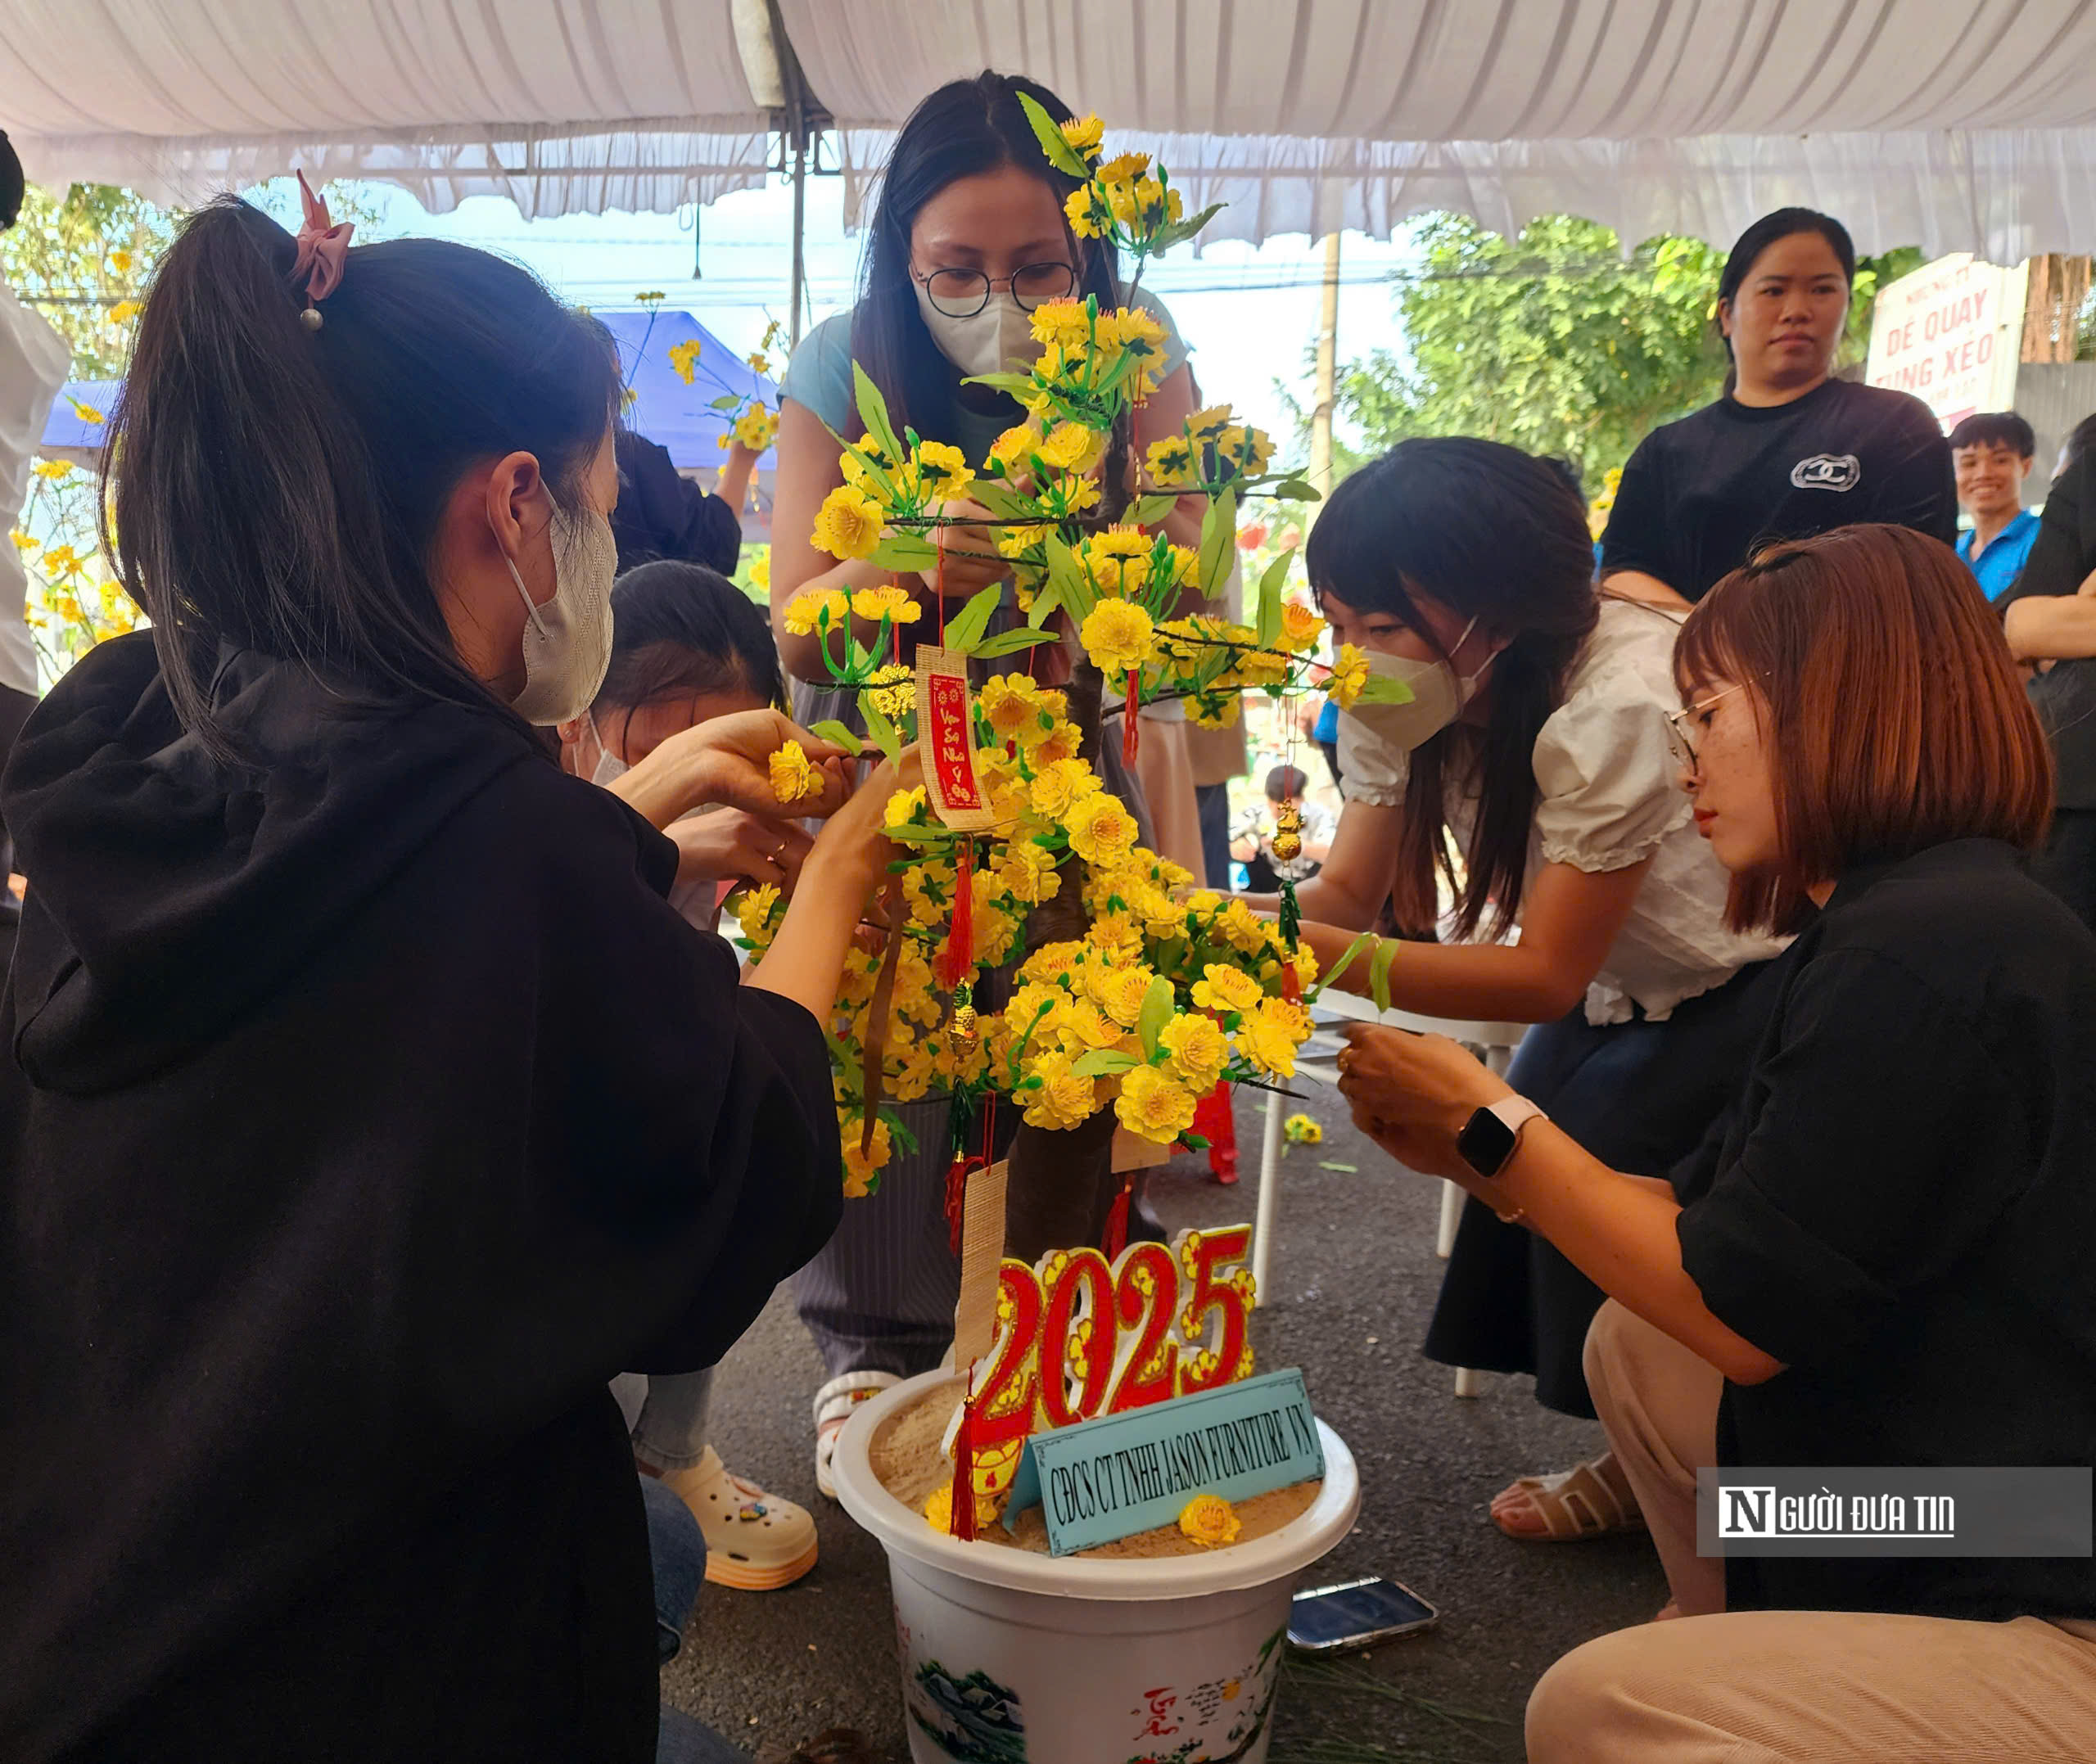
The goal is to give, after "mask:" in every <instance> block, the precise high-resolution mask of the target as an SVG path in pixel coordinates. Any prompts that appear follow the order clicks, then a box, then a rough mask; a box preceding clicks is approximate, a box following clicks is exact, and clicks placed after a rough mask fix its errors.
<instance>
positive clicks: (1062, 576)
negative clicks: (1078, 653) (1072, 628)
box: [1048, 533, 1099, 625]
mask: <svg viewBox="0 0 2096 1764" xmlns="http://www.w3.org/2000/svg"><path fill="white" fill-rule="evenodd" d="M1048 585H1049V586H1050V588H1052V589H1055V591H1056V592H1057V593H1058V594H1059V595H1060V596H1061V598H1062V602H1063V604H1064V606H1065V607H1068V609H1069V614H1070V616H1071V617H1072V618H1073V619H1074V620H1077V623H1078V624H1079V625H1082V624H1083V623H1084V621H1085V620H1086V619H1088V618H1090V617H1091V609H1092V608H1093V607H1095V606H1096V605H1098V603H1099V595H1098V593H1097V591H1096V590H1095V589H1093V587H1092V585H1091V583H1090V582H1089V581H1088V580H1086V577H1085V573H1084V566H1082V564H1080V563H1079V562H1077V553H1075V552H1073V551H1072V550H1071V549H1070V548H1069V547H1068V546H1067V545H1065V544H1064V543H1063V541H1062V539H1061V538H1060V536H1059V535H1056V534H1054V533H1050V535H1048Z"/></svg>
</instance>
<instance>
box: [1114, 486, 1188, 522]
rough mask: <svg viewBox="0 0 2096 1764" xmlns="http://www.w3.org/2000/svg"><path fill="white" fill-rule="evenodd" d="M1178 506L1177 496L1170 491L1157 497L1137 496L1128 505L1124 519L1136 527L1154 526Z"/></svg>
mask: <svg viewBox="0 0 2096 1764" xmlns="http://www.w3.org/2000/svg"><path fill="white" fill-rule="evenodd" d="M1178 506H1179V498H1178V495H1177V493H1176V492H1173V491H1170V490H1168V491H1166V492H1165V493H1164V494H1162V495H1159V496H1138V497H1137V498H1136V499H1135V500H1134V501H1133V502H1132V503H1129V504H1128V512H1127V517H1126V518H1127V519H1128V520H1130V521H1134V522H1135V524H1136V526H1145V527H1147V526H1156V525H1157V523H1158V522H1159V521H1162V520H1163V518H1164V517H1166V516H1167V515H1168V514H1170V513H1171V512H1172V510H1173V509H1175V508H1177V507H1178Z"/></svg>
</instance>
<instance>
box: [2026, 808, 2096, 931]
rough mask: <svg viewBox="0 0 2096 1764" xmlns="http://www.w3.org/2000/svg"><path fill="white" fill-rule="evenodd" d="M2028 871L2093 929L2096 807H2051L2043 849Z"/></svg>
mask: <svg viewBox="0 0 2096 1764" xmlns="http://www.w3.org/2000/svg"><path fill="white" fill-rule="evenodd" d="M2031 874H2032V875H2033V876H2035V877H2037V878H2038V880H2039V881H2040V882H2043V883H2044V885H2045V886H2046V887H2048V888H2049V889H2051V890H2052V891H2053V893H2054V894H2056V895H2058V896H2059V897H2060V899H2062V900H2064V901H2066V902H2067V905H2069V906H2071V907H2072V908H2073V909H2074V910H2075V912H2076V914H2078V915H2079V916H2080V919H2081V923H2083V924H2085V925H2086V926H2088V927H2089V929H2090V930H2092V931H2096V809H2055V810H2053V830H2052V832H2051V834H2050V836H2049V837H2048V838H2047V839H2046V841H2045V849H2044V850H2042V851H2040V853H2039V854H2038V855H2037V856H2036V857H2035V858H2034V859H2032V860H2031Z"/></svg>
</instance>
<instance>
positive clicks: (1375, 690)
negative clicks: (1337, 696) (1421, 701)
mask: <svg viewBox="0 0 2096 1764" xmlns="http://www.w3.org/2000/svg"><path fill="white" fill-rule="evenodd" d="M1353 702H1355V703H1356V704H1357V705H1408V704H1410V703H1411V702H1412V688H1410V687H1409V686H1407V685H1406V684H1405V683H1404V682H1403V680H1398V679H1391V678H1390V676H1389V674H1370V675H1369V676H1368V679H1367V680H1366V683H1364V684H1363V685H1362V688H1361V691H1360V693H1358V694H1357V696H1356V697H1355V698H1354V701H1353Z"/></svg>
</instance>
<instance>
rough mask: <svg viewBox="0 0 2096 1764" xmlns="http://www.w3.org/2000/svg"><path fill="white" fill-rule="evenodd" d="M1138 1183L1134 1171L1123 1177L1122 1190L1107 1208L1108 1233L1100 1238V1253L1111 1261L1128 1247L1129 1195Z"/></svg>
mask: <svg viewBox="0 0 2096 1764" xmlns="http://www.w3.org/2000/svg"><path fill="white" fill-rule="evenodd" d="M1135 1185H1136V1179H1135V1175H1134V1173H1133V1172H1130V1173H1129V1174H1128V1175H1124V1176H1123V1177H1122V1178H1121V1192H1120V1193H1118V1194H1117V1195H1115V1196H1114V1204H1113V1205H1112V1206H1111V1207H1108V1208H1107V1209H1106V1234H1105V1235H1104V1237H1103V1238H1100V1244H1099V1253H1100V1255H1102V1256H1104V1257H1105V1258H1106V1259H1107V1260H1108V1261H1113V1259H1114V1257H1115V1256H1118V1255H1119V1254H1120V1253H1121V1252H1122V1251H1123V1250H1124V1249H1126V1248H1127V1247H1128V1197H1129V1195H1130V1193H1132V1191H1133V1189H1134V1188H1135Z"/></svg>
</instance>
